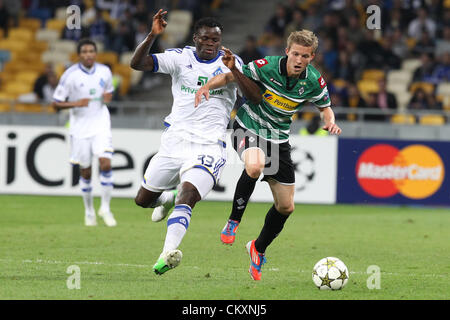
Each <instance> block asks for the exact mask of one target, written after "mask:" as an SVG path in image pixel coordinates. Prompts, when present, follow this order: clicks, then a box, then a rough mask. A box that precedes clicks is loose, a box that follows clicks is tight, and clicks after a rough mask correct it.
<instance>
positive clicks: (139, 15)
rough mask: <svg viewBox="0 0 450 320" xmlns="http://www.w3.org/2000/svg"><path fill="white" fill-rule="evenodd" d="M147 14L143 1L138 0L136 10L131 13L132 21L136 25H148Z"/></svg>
mask: <svg viewBox="0 0 450 320" xmlns="http://www.w3.org/2000/svg"><path fill="white" fill-rule="evenodd" d="M148 12H149V10H148V9H147V5H146V3H145V0H138V2H137V3H136V10H135V12H134V13H133V20H135V21H136V23H140V22H143V23H149V21H148Z"/></svg>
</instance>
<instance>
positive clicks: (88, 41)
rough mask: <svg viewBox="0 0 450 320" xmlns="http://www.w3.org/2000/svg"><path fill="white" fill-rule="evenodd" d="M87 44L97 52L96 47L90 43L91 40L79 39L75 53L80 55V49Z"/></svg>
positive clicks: (93, 43) (92, 42)
mask: <svg viewBox="0 0 450 320" xmlns="http://www.w3.org/2000/svg"><path fill="white" fill-rule="evenodd" d="M87 44H89V45H92V46H94V49H95V52H97V45H96V44H95V42H94V41H92V40H91V39H87V38H84V39H81V40H80V41H79V42H78V44H77V53H78V54H80V52H81V47H82V46H84V45H87Z"/></svg>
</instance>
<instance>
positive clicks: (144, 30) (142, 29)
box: [134, 22, 150, 47]
mask: <svg viewBox="0 0 450 320" xmlns="http://www.w3.org/2000/svg"><path fill="white" fill-rule="evenodd" d="M149 32H150V30H148V25H147V24H146V23H144V22H141V23H139V24H138V26H137V29H136V32H135V35H134V46H135V47H136V46H137V45H138V44H140V43H141V42H142V41H144V39H145V37H146V36H147V34H148V33H149Z"/></svg>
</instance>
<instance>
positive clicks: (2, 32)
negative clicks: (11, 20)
mask: <svg viewBox="0 0 450 320" xmlns="http://www.w3.org/2000/svg"><path fill="white" fill-rule="evenodd" d="M4 37H5V31H3V29H0V39H3V38H4Z"/></svg>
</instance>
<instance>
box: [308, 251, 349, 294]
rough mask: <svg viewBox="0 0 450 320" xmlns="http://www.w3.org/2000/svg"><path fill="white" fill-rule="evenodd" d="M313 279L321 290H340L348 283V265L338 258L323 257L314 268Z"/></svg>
mask: <svg viewBox="0 0 450 320" xmlns="http://www.w3.org/2000/svg"><path fill="white" fill-rule="evenodd" d="M312 279H313V281H314V284H315V285H316V287H317V288H319V289H320V290H340V289H342V288H343V287H345V285H346V284H347V281H348V269H347V266H346V265H345V264H344V263H343V262H342V261H341V260H340V259H338V258H335V257H326V258H323V259H321V260H320V261H319V262H317V263H316V265H315V266H314V268H313V272H312Z"/></svg>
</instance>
